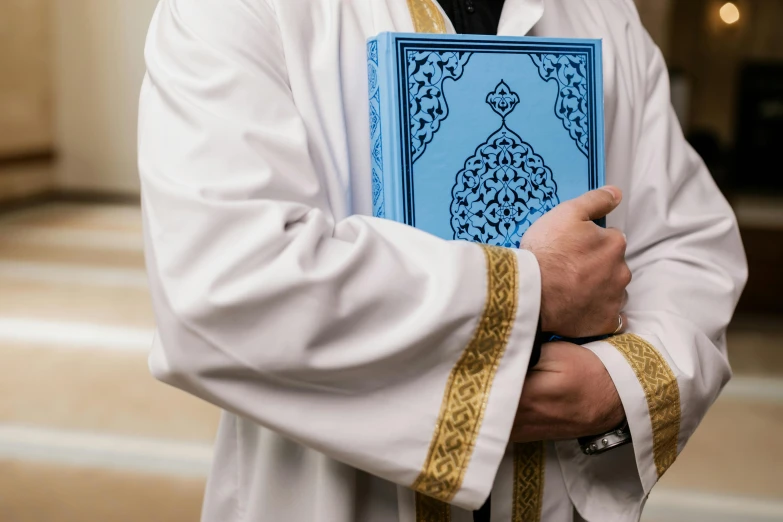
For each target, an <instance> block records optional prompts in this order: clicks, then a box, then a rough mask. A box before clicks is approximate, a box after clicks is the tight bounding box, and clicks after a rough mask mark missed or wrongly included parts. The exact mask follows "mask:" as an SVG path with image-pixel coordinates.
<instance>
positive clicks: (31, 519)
mask: <svg viewBox="0 0 783 522" xmlns="http://www.w3.org/2000/svg"><path fill="white" fill-rule="evenodd" d="M204 485H205V479H204V478H195V477H193V478H187V477H180V476H165V475H157V474H144V473H131V472H128V471H124V470H113V469H100V468H88V467H75V466H69V465H58V464H47V463H41V462H29V461H23V462H22V461H14V460H0V520H2V521H4V522H104V521H106V522H108V521H111V522H139V521H144V522H197V521H198V520H199V518H200V512H201V502H202V498H203V492H204Z"/></svg>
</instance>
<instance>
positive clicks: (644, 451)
mask: <svg viewBox="0 0 783 522" xmlns="http://www.w3.org/2000/svg"><path fill="white" fill-rule="evenodd" d="M443 4H444V6H445V7H447V9H448V10H449V12H450V13H451V14H452V16H453V17H454V20H455V22H457V23H458V25H460V27H461V30H466V31H473V32H481V30H480V29H481V28H479V29H476V27H473V29H470V26H471V23H472V22H470V21H469V20H467V18H469V16H470V15H471V14H472V13H479V14H480V16H482V17H484V18H483V20H484V21H483V22H480V25H481V26H482V27H486V26H487V25H490V26H491V25H492V24H493V23H495V22H493V20H494V18H496V17H499V20H497V23H498V25H497V32H498V33H499V34H503V35H525V34H530V35H535V36H558V37H582V38H602V39H603V51H604V85H605V93H604V95H605V108H606V143H607V150H606V155H607V177H608V182H609V183H610V184H612V185H615V186H617V187H619V189H621V190H622V193H621V192H620V190H619V189H618V188H614V187H609V188H607V189H600V190H597V191H594V192H591V193H589V194H587V195H585V196H583V197H582V198H579V199H577V200H573V201H570V202H566V203H564V204H562V205H561V206H559V207H557V208H556V209H555V210H553V211H552V212H550V213H549V214H547V215H546V216H544V217H543V218H542V219H540V220H539V221H538V222H537V223H536V224H535V225H534V226H533V227H531V229H530V230H529V231H528V233H527V234H526V235H525V237H524V238H523V239H524V241H523V248H522V249H520V250H511V249H490V248H485V247H482V246H479V245H475V244H471V243H465V242H458V241H442V240H440V239H437V238H435V237H432V236H430V235H428V234H426V233H423V232H420V231H417V230H415V229H412V228H410V227H406V226H404V225H401V224H398V223H393V222H390V221H385V220H381V219H376V218H372V217H368V215H369V214H371V181H370V174H369V165H370V158H369V131H368V123H367V102H366V99H367V81H366V69H365V55H364V52H365V41H366V39H367V38H368V37H370V36H374V35H376V34H377V33H379V32H382V31H407V32H411V31H430V32H454V31H455V27H454V24H452V22H451V21H450V20H449V17H448V16H447V15H446V13H445V11H444V10H443V8H442V6H439V5H438V4H436V3H435V2H434V0H361V1H359V0H353V1H350V0H200V1H195V0H163V1H162V2H161V4H160V5H159V7H158V9H157V12H156V14H155V17H154V19H153V22H152V26H151V29H150V33H149V37H148V43H147V49H146V58H147V65H148V75H147V77H146V80H145V82H144V87H143V91H142V99H141V110H140V112H141V115H140V151H139V163H140V171H141V180H142V187H143V197H142V199H143V208H144V223H145V236H146V241H147V251H146V252H147V264H148V269H149V274H150V287H151V291H152V297H153V304H154V307H155V313H156V317H157V320H158V335H157V337H156V340H155V345H154V347H153V352H152V355H151V357H150V366H151V370H152V372H153V374H154V375H155V376H156V377H157V378H159V379H161V380H163V381H164V382H167V383H169V384H172V385H174V386H177V387H179V388H181V389H183V390H185V391H187V392H189V393H192V394H194V395H196V396H198V397H201V398H203V399H204V400H207V401H210V402H212V403H214V404H216V405H219V406H220V407H222V408H223V409H224V410H225V413H224V414H223V417H222V422H221V425H220V430H219V434H218V440H217V448H216V455H215V461H214V467H213V471H212V474H211V477H210V480H209V485H208V490H207V493H206V499H205V505H204V514H203V520H205V521H207V522H233V521H246V522H251V521H252V522H255V521H272V520H274V521H295V522H299V521H303V522H304V521H324V522H326V521H328V522H349V521H350V522H352V521H361V522H392V521H395V522H397V521H406V522H412V521H414V520H415V521H422V522H424V521H426V522H429V521H438V522H440V521H447V520H452V521H455V522H459V521H470V520H473V517H474V516H476V517H477V519H480V518H481V517H486V516H487V514H488V513H489V516H490V517H491V520H492V521H493V522H500V521H509V520H511V521H514V522H520V521H525V522H528V521H538V520H542V521H546V522H566V521H572V520H587V521H590V522H593V521H596V522H597V521H600V522H611V521H630V520H637V519H638V518H639V516H640V512H641V509H642V507H643V504H644V501H645V499H646V498H647V495H648V494H649V492H650V489H651V488H652V487H653V485H654V484H655V483H656V481H657V480H658V478H659V477H660V476H661V475H662V474H663V473H664V472H665V471H666V469H667V468H668V467H669V466H670V465H671V463H672V462H673V461H674V459H675V457H676V455H677V453H678V452H679V451H681V450H682V448H683V446H684V445H685V443H686V441H687V440H688V438H689V437H690V435H691V434H692V433H693V432H694V430H695V429H696V426H697V425H698V423H699V421H700V420H701V418H702V417H703V415H704V414H705V412H706V410H707V408H708V407H709V405H710V404H711V403H712V402H713V400H714V399H715V398H716V396H717V395H718V393H719V391H720V389H721V387H722V386H723V385H724V384H725V383H726V381H727V380H728V378H729V376H730V370H729V366H728V363H727V361H726V348H725V336H724V332H725V328H726V325H727V323H728V322H729V320H730V318H731V315H732V313H733V309H734V306H735V303H736V301H737V299H738V296H739V294H740V292H741V289H742V287H743V285H744V281H745V277H746V273H745V270H746V269H745V261H744V257H743V252H742V246H741V243H740V239H739V235H738V232H737V227H736V223H735V220H734V217H733V215H732V212H731V210H730V208H729V207H728V205H727V204H726V202H725V200H724V199H723V198H722V197H721V196H720V194H719V192H718V191H717V189H716V188H715V186H714V184H713V183H712V181H711V179H710V176H709V173H708V172H707V171H706V169H705V168H704V166H703V163H702V162H701V161H700V159H699V158H698V157H697V156H696V155H695V154H694V153H693V151H692V150H691V149H690V148H689V147H688V145H687V144H686V142H685V141H684V139H683V137H682V133H681V131H680V129H679V127H678V125H677V121H676V119H675V116H674V114H673V112H672V110H671V109H670V105H669V91H668V79H667V74H666V68H665V65H664V62H663V59H662V57H661V54H660V52H659V51H658V50H657V49H656V47H655V46H654V44H653V43H652V42H651V41H650V39H649V37H648V35H647V34H646V33H645V31H644V30H643V28H642V26H641V24H640V22H639V19H638V15H637V13H636V11H635V8H634V5H633V3H632V1H631V0H583V1H580V2H577V1H572V0H506V1H505V4H504V5H502V6H501V5H500V3H499V2H482V1H481V0H465V1H464V2H459V3H454V2H452V1H451V0H448V1H447V0H444V2H443ZM501 9H502V14H501ZM493 13H495V14H493ZM466 20H467V21H466ZM621 199H622V204H620V201H621ZM618 205H619V206H618ZM606 214H609V216H608V222H609V225H610V226H611V227H615V228H614V229H607V230H603V229H600V228H599V227H597V226H595V225H594V224H592V223H591V222H590V220H592V219H596V218H599V217H601V216H603V215H606ZM625 237H627V251H626V242H625V241H626V240H625ZM626 259H627V265H626ZM629 268H630V272H632V273H633V281H632V282H630V284H629V280H630V272H629ZM626 285H627V288H626ZM626 290H627V301H626ZM621 310H622V311H623V313H624V315H623V316H621V315H620V312H621ZM539 324H540V328H541V329H543V330H544V331H552V332H555V333H558V334H561V335H565V336H571V337H574V336H591V335H600V334H613V333H620V332H619V329H620V327H622V326H624V327H625V329H626V332H627V333H625V334H622V335H615V336H613V337H610V338H608V339H607V340H605V341H601V342H595V343H590V344H587V345H586V346H585V347H582V346H576V345H573V344H568V343H552V344H547V345H544V346H543V348H542V349H541V358H540V361H539V362H538V364H537V365H536V366H535V368H534V369H533V371H531V372H529V373H528V372H527V369H528V362H529V360H530V357H531V353H532V352H533V348H534V344H535V338H536V333H537V331H539V328H538V327H539ZM624 421H627V423H628V425H629V426H630V431H631V434H632V437H633V443H632V444H626V445H623V446H620V447H617V448H615V449H611V450H610V451H606V452H602V453H600V454H598V455H590V456H588V455H585V454H583V452H582V451H581V449H580V445H579V443H578V442H577V441H576V439H577V438H578V437H584V436H590V435H596V434H601V433H604V432H606V431H607V430H612V429H613V428H615V427H617V426H618V425H620V424H621V423H622V422H624ZM541 441H547V442H541ZM597 444H598V445H600V444H601V442H600V439H599V442H598V443H597ZM490 493H491V495H490ZM487 498H490V501H489V502H488V503H487V505H484V504H485V501H486V499H487ZM482 506H484V508H483V509H481V511H478V512H476V513H475V514H474V513H473V510H478V509H479V508H481V507H482Z"/></svg>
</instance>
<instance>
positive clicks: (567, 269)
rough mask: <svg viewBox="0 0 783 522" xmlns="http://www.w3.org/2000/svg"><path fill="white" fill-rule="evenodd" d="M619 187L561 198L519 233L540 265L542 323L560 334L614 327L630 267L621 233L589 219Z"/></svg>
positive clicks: (616, 196) (610, 204) (603, 211)
mask: <svg viewBox="0 0 783 522" xmlns="http://www.w3.org/2000/svg"><path fill="white" fill-rule="evenodd" d="M622 197H623V196H622V192H621V191H620V189H618V188H616V187H611V186H607V187H603V188H600V189H597V190H593V191H590V192H588V193H586V194H584V195H582V196H580V197H578V198H576V199H572V200H570V201H566V202H564V203H562V204H560V205H558V206H557V207H555V208H554V209H553V210H551V211H549V212H548V213H547V214H545V215H544V216H542V217H541V218H540V219H539V220H538V221H536V222H535V223H534V224H533V226H531V227H530V229H528V231H527V232H525V235H524V236H523V237H522V244H521V248H524V249H526V250H529V251H530V252H532V253H533V254H534V255H535V256H536V259H538V264H539V266H540V267H541V327H542V329H543V330H544V331H545V332H553V333H556V334H558V335H560V336H563V337H571V338H579V337H592V336H596V335H602V334H610V333H612V332H614V330H615V329H616V328H617V325H618V317H619V314H620V309H621V308H622V307H623V305H624V301H625V287H626V286H628V283H630V282H631V271H630V270H629V268H628V265H626V264H625V245H626V243H625V236H624V235H623V233H622V232H620V231H619V230H616V229H604V228H601V227H599V226H598V225H596V224H595V223H593V222H592V221H593V220H595V219H600V218H602V217H604V216H606V215H607V214H609V213H610V212H611V211H613V210H614V209H615V208H617V205H619V204H620V201H621V200H622Z"/></svg>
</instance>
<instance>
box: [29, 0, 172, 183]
mask: <svg viewBox="0 0 783 522" xmlns="http://www.w3.org/2000/svg"><path fill="white" fill-rule="evenodd" d="M19 1H20V2H28V1H30V0H19ZM50 1H51V2H53V25H54V43H55V68H54V70H55V74H54V86H55V93H56V100H55V101H56V105H55V107H56V109H55V115H56V118H55V120H56V124H55V140H56V145H57V149H58V153H59V156H60V164H59V166H58V173H57V174H58V184H59V185H60V186H61V187H62V188H65V189H77V190H79V189H82V190H91V191H95V190H98V191H109V192H137V191H138V173H137V168H136V114H137V102H138V93H139V86H140V84H141V80H142V78H143V75H144V60H143V45H144V38H145V36H146V30H147V26H148V24H149V20H150V17H151V16H152V12H153V10H154V8H155V5H156V4H157V0H50Z"/></svg>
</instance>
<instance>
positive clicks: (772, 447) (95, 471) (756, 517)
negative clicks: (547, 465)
mask: <svg viewBox="0 0 783 522" xmlns="http://www.w3.org/2000/svg"><path fill="white" fill-rule="evenodd" d="M153 328H154V322H153V316H152V312H151V307H150V301H149V295H148V291H147V284H146V277H145V274H144V260H143V252H142V241H141V223H140V216H139V209H138V208H137V207H133V206H129V205H97V204H92V205H84V204H72V203H69V204H65V203H58V204H50V205H46V206H39V207H35V208H30V209H26V210H23V211H17V212H14V213H9V214H3V215H0V361H2V364H0V521H9V522H49V521H56V522H60V521H66V522H70V521H74V522H75V521H88V522H91V521H103V520H112V521H118V522H124V521H126V520H127V521H129V522H130V521H138V520H145V521H147V522H158V521H160V522H179V521H183V522H184V521H195V520H197V519H198V511H199V506H200V501H201V494H202V490H203V486H204V480H205V476H206V471H207V469H208V466H209V461H210V455H211V447H210V444H211V441H212V440H213V437H214V433H215V429H216V423H217V411H216V410H215V409H214V408H213V407H211V406H209V405H207V404H205V403H202V402H200V401H198V400H196V399H193V398H191V397H189V396H187V395H185V394H183V393H181V392H179V391H177V390H174V389H171V388H168V387H166V386H164V385H161V384H159V383H158V382H156V381H155V380H154V379H152V377H150V375H149V373H148V371H147V368H146V352H147V349H148V347H149V344H150V341H151V339H152V335H153ZM729 343H730V344H729V345H730V359H731V362H732V365H733V368H734V371H735V378H734V379H733V380H732V382H731V383H730V384H729V386H728V387H727V388H726V390H725V392H724V393H723V395H722V396H721V397H720V398H719V399H718V401H717V403H716V404H715V406H714V407H713V409H712V410H711V411H710V413H709V414H708V415H707V417H706V418H705V420H704V422H703V423H702V426H701V427H700V428H699V430H698V431H697V432H696V434H695V435H694V437H693V439H692V440H691V442H690V444H689V445H688V447H687V448H686V449H685V451H684V452H683V453H682V454H681V455H680V457H679V459H678V460H677V462H676V463H675V464H674V466H673V467H672V468H671V470H670V471H669V472H668V473H667V474H666V476H665V477H664V478H663V479H662V481H661V483H660V485H659V486H658V487H657V488H656V489H655V490H654V492H653V493H652V495H651V496H650V499H649V502H648V508H647V510H646V512H645V516H644V518H643V520H644V521H645V522H663V521H673V522H679V521H685V520H688V521H689V522H691V521H697V522H698V521H710V522H771V521H783V322H782V321H781V320H779V319H777V318H770V317H766V318H765V317H742V318H738V319H737V320H736V321H735V323H734V324H733V325H732V327H731V330H730V332H729ZM153 507H154V509H153Z"/></svg>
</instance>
